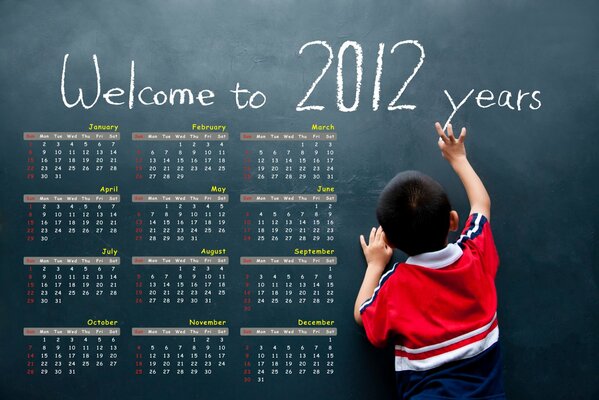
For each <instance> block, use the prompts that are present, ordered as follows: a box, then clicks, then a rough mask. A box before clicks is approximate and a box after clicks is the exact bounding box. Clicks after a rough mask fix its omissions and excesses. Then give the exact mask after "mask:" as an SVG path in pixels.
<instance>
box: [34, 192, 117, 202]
mask: <svg viewBox="0 0 599 400" xmlns="http://www.w3.org/2000/svg"><path fill="white" fill-rule="evenodd" d="M120 201H121V196H120V195H118V194H25V195H23V202H24V203H120Z"/></svg>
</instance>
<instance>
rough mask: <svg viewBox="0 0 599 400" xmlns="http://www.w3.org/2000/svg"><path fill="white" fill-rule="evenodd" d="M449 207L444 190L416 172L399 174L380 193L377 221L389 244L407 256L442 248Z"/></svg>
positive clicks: (436, 183)
mask: <svg viewBox="0 0 599 400" xmlns="http://www.w3.org/2000/svg"><path fill="white" fill-rule="evenodd" d="M450 212H451V205H450V204H449V199H448V198H447V194H445V191H444V190H443V187H442V186H441V185H440V184H439V183H438V182H437V181H435V180H434V179H433V178H431V177H429V176H427V175H425V174H423V173H421V172H418V171H405V172H400V173H399V174H397V175H396V176H395V178H393V179H392V180H391V181H390V182H389V183H388V184H387V186H385V188H384V189H383V192H382V193H381V195H380V197H379V201H378V205H377V208H376V217H377V219H378V221H379V224H380V225H381V227H382V228H383V231H384V232H385V235H386V236H387V240H388V242H389V244H391V245H393V246H394V247H397V248H398V249H400V250H401V251H403V252H404V253H406V254H408V255H409V256H413V255H416V254H420V253H425V252H429V251H437V250H441V249H442V248H444V247H445V244H446V240H447V233H448V232H449V214H450Z"/></svg>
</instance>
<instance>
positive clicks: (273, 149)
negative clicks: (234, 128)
mask: <svg viewBox="0 0 599 400" xmlns="http://www.w3.org/2000/svg"><path fill="white" fill-rule="evenodd" d="M240 139H241V141H242V142H243V143H244V150H243V179H244V180H245V181H247V182H284V181H290V182H291V181H300V182H307V183H311V184H312V183H315V182H332V181H334V180H335V179H336V178H337V171H336V168H335V157H336V155H335V145H334V144H335V141H336V140H337V134H336V133H335V132H242V133H241V134H240Z"/></svg>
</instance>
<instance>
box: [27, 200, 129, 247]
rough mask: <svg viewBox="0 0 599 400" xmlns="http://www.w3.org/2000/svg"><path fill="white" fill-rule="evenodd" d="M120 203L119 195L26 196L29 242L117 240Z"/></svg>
mask: <svg viewBox="0 0 599 400" xmlns="http://www.w3.org/2000/svg"><path fill="white" fill-rule="evenodd" d="M120 201H121V199H120V195H118V194H110V195H102V194H25V195H24V196H23V202H24V203H25V208H26V237H27V241H29V242H34V241H41V242H48V241H49V240H55V239H69V240H73V239H76V238H81V237H82V236H91V235H95V236H97V237H103V238H108V237H114V235H116V234H117V233H118V230H119V228H118V221H119V218H118V216H119V212H118V205H119V203H120Z"/></svg>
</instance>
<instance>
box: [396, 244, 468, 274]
mask: <svg viewBox="0 0 599 400" xmlns="http://www.w3.org/2000/svg"><path fill="white" fill-rule="evenodd" d="M461 256H462V248H461V247H460V246H458V245H457V244H455V243H450V244H448V245H447V246H445V248H443V249H441V250H437V251H431V252H428V253H422V254H418V255H415V256H411V257H408V259H407V260H406V264H411V265H418V266H421V267H425V268H432V269H439V268H443V267H447V266H448V265H451V264H453V263H454V262H456V261H457V260H458V259H459V258H460V257H461Z"/></svg>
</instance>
